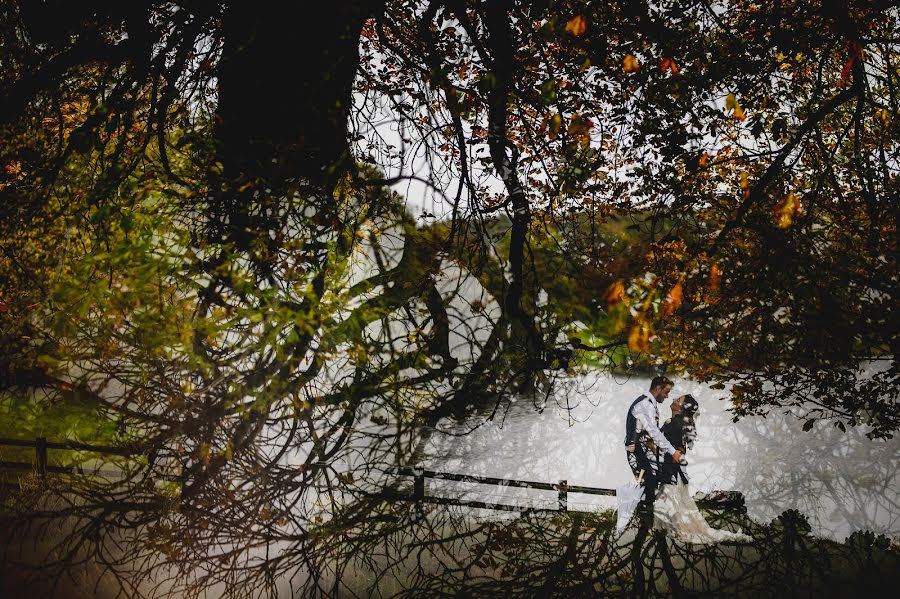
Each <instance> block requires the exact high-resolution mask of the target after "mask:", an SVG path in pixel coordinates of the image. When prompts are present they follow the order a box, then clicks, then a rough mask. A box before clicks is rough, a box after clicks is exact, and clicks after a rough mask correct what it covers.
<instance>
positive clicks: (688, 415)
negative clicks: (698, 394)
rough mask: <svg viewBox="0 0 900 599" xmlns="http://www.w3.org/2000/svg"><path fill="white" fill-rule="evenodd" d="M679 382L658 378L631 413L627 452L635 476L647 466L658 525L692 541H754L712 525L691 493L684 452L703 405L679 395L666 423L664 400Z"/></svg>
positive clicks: (649, 499) (647, 497) (648, 495)
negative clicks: (662, 412)
mask: <svg viewBox="0 0 900 599" xmlns="http://www.w3.org/2000/svg"><path fill="white" fill-rule="evenodd" d="M673 386H674V384H673V383H672V381H671V380H669V379H668V378H666V377H665V376H657V377H655V378H654V379H653V380H652V381H651V382H650V390H649V392H648V393H646V394H643V395H641V396H640V397H638V398H637V399H636V400H634V402H632V404H631V406H630V407H629V408H628V415H627V416H626V418H625V454H626V456H627V457H628V465H629V466H631V470H632V472H634V474H635V476H639V473H640V472H641V471H643V480H644V501H645V505H648V506H653V508H654V509H653V510H652V513H653V515H654V518H653V526H654V528H659V529H665V530H666V531H668V532H669V533H670V534H671V535H672V536H674V537H675V538H677V539H680V540H683V541H686V542H690V543H720V542H723V541H732V542H734V541H737V542H742V541H748V540H750V537H748V536H746V535H744V534H742V533H741V532H740V530H738V531H737V532H731V531H728V530H720V529H715V528H711V527H710V526H709V525H708V524H707V523H706V520H705V519H704V518H703V515H702V514H701V513H700V510H699V509H698V508H697V504H696V502H695V501H694V499H693V498H692V497H691V495H690V491H689V486H688V479H687V475H686V474H685V466H686V464H687V461H686V460H685V459H684V454H685V452H686V451H687V450H688V449H690V448H691V447H692V446H693V444H694V438H695V436H696V428H695V425H694V418H695V417H696V415H697V412H698V411H699V408H700V406H699V404H698V403H697V400H696V399H694V397H693V396H691V395H680V396H678V397H676V398H675V399H673V400H672V406H671V407H672V418H671V419H670V420H668V421H667V422H666V423H665V424H664V425H663V426H662V427H660V426H659V404H661V403H662V402H663V401H665V400H666V398H668V397H669V393H670V392H671V391H672V387H673ZM660 484H662V488H661V489H659V492H658V493H657V490H658V487H659V485H660Z"/></svg>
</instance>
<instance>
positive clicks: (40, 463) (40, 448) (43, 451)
mask: <svg viewBox="0 0 900 599" xmlns="http://www.w3.org/2000/svg"><path fill="white" fill-rule="evenodd" d="M34 453H35V456H36V462H35V467H36V468H37V473H38V476H40V477H41V478H44V479H45V478H47V438H46V437H38V438H37V439H35V440H34Z"/></svg>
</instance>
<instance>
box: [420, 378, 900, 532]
mask: <svg viewBox="0 0 900 599" xmlns="http://www.w3.org/2000/svg"><path fill="white" fill-rule="evenodd" d="M648 386H649V379H644V378H631V379H623V378H616V377H615V376H606V375H594V376H589V377H584V378H580V379H577V380H566V381H562V382H560V384H558V385H557V386H556V388H555V391H554V393H553V394H552V395H551V397H550V398H549V400H548V401H546V402H545V403H543V404H542V405H541V406H540V407H543V409H542V410H536V409H535V406H534V405H533V402H532V401H530V400H523V399H520V400H518V401H513V402H510V403H504V404H502V405H500V406H499V407H498V409H497V410H496V413H495V414H494V417H493V419H492V420H488V419H487V418H488V417H489V414H490V413H491V412H493V410H490V411H487V410H485V411H482V413H481V414H480V415H478V416H475V417H473V418H470V419H469V420H467V421H466V422H464V423H453V422H451V421H449V420H444V421H442V422H441V423H439V424H438V426H437V429H438V431H441V432H442V433H450V434H441V433H438V434H435V435H432V437H431V438H430V441H429V445H428V448H427V450H426V458H425V462H424V463H425V465H426V467H428V468H430V469H433V470H443V471H449V472H465V473H468V474H476V475H483V476H496V477H506V478H518V479H525V480H539V481H546V482H556V481H559V480H563V479H564V480H567V481H568V482H569V483H570V484H578V485H587V486H597V487H607V488H612V487H615V486H617V485H619V484H622V483H623V482H624V481H626V480H627V479H628V477H630V475H631V474H630V471H629V470H628V467H627V465H626V463H625V458H624V455H623V453H622V449H621V437H622V431H623V430H624V420H625V410H626V409H627V407H628V405H629V404H630V402H631V401H632V400H633V399H634V398H635V397H637V396H638V395H639V394H640V393H643V392H644V391H646V389H647V387H648ZM682 393H691V394H693V395H694V396H695V397H697V398H699V400H700V402H701V413H700V416H699V417H698V419H697V431H698V438H697V442H696V445H695V447H694V449H693V451H691V452H690V455H689V460H690V466H689V468H688V471H689V475H690V477H691V485H692V487H693V489H694V490H696V491H702V492H708V491H712V490H716V489H733V490H739V491H741V492H742V493H743V494H744V496H745V497H746V500H747V508H748V512H749V515H750V516H751V517H753V518H755V519H757V520H758V521H762V522H766V521H770V520H772V519H774V518H775V517H777V516H778V515H779V514H780V513H782V512H784V511H785V510H787V509H797V510H799V511H800V512H802V513H804V514H807V515H808V516H809V519H810V524H811V526H812V529H813V532H814V533H815V534H818V535H823V536H826V537H830V538H834V539H838V540H842V539H844V538H845V537H847V536H848V535H850V534H851V533H852V532H853V531H856V530H870V531H874V532H876V533H882V534H886V535H889V536H897V535H900V481H898V480H897V478H898V459H900V458H898V456H900V439H893V440H888V441H872V440H869V439H867V438H866V436H865V430H863V429H861V428H855V429H849V430H848V431H847V432H846V433H843V432H841V431H839V430H838V429H836V428H834V427H832V426H830V425H829V424H828V423H827V422H818V423H817V426H815V427H814V428H813V429H812V430H811V431H808V432H804V431H803V430H802V426H801V423H799V422H798V421H797V420H796V419H795V418H793V417H792V416H791V415H789V414H782V413H778V414H771V415H769V416H768V417H767V418H760V417H754V418H747V419H744V420H742V421H740V422H738V423H733V422H732V420H731V416H730V414H728V413H727V412H726V407H727V402H726V401H722V400H718V399H717V398H719V397H722V395H723V392H722V391H715V390H711V389H709V388H708V387H706V386H703V385H701V384H699V383H696V382H693V381H687V380H681V381H677V382H676V387H675V390H674V391H673V393H672V394H671V397H675V396H677V395H680V394H682ZM669 403H670V402H669V401H666V402H665V403H664V404H662V406H661V409H660V416H661V418H662V419H665V418H667V417H668V416H669V407H668V406H669ZM470 429H474V430H471V432H470V433H469V434H467V435H464V436H456V435H458V434H460V433H462V432H465V431H468V430H470ZM454 433H455V434H456V435H454ZM432 489H433V492H435V493H437V492H451V493H468V496H470V497H473V498H475V497H484V494H485V493H486V492H487V493H492V495H493V496H494V497H493V499H494V500H497V501H499V500H500V499H503V500H507V501H513V500H519V501H523V500H524V501H527V502H532V503H533V504H535V505H542V504H543V503H547V502H549V503H552V502H553V501H554V500H555V499H554V498H553V497H552V496H551V495H549V494H546V493H544V494H543V495H542V494H540V493H536V492H528V491H522V490H518V489H516V490H513V489H505V490H501V491H498V490H497V489H496V488H493V489H488V488H481V489H473V488H472V487H471V486H468V487H465V488H464V487H461V486H459V485H455V486H454V485H450V484H437V483H435V484H433V486H432ZM570 505H571V506H572V507H573V508H574V509H600V508H603V507H610V506H611V505H612V503H611V501H610V500H608V499H604V498H592V497H590V496H573V497H572V498H571V499H570Z"/></svg>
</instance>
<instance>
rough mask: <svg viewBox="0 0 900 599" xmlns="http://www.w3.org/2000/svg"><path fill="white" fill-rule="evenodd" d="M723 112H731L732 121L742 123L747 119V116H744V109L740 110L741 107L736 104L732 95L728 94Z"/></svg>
mask: <svg viewBox="0 0 900 599" xmlns="http://www.w3.org/2000/svg"><path fill="white" fill-rule="evenodd" d="M725 110H730V111H731V118H733V119H737V120H739V121H743V120H744V119H745V118H747V115H746V114H744V109H743V108H741V105H740V104H739V103H738V101H737V98H736V97H735V95H734V94H728V96H727V97H726V98H725Z"/></svg>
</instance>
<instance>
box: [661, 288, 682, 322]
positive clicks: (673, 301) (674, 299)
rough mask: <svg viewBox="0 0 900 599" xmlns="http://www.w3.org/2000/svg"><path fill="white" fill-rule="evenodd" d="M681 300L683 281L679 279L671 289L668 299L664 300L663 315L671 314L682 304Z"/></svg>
mask: <svg viewBox="0 0 900 599" xmlns="http://www.w3.org/2000/svg"><path fill="white" fill-rule="evenodd" d="M681 300H682V289H681V281H678V282H677V283H676V284H675V286H674V287H672V289H671V290H670V291H669V294H668V295H667V296H666V301H665V302H663V316H671V315H672V314H673V313H674V312H675V310H677V309H678V307H679V306H680V305H681Z"/></svg>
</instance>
